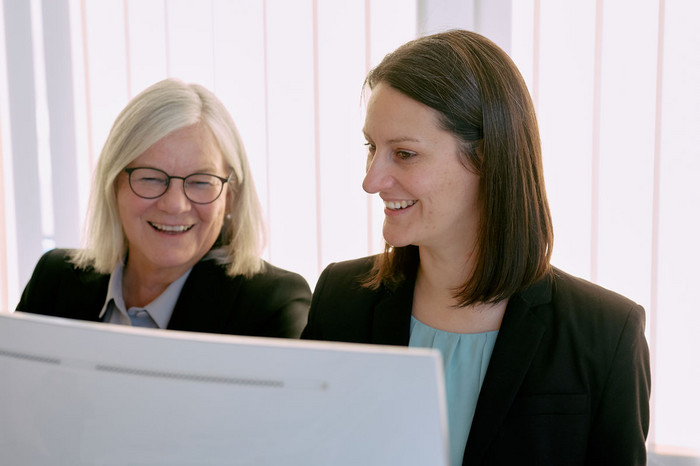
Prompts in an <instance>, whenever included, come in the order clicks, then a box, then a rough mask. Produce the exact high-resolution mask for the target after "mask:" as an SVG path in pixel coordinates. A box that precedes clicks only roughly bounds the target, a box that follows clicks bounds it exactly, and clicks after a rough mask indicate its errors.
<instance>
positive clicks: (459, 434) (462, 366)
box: [408, 317, 498, 466]
mask: <svg viewBox="0 0 700 466" xmlns="http://www.w3.org/2000/svg"><path fill="white" fill-rule="evenodd" d="M497 336H498V330H495V331H492V332H483V333H452V332H444V331H442V330H437V329H434V328H433V327H429V326H427V325H425V324H424V323H422V322H420V321H419V320H418V319H416V318H415V317H411V337H410V339H409V343H408V346H413V347H421V348H435V349H439V350H440V352H441V353H442V359H443V364H444V366H445V392H446V394H447V419H448V426H449V436H450V461H451V464H452V465H454V466H457V465H461V464H462V457H463V456H464V447H465V446H466V445H467V437H468V436H469V431H470V429H471V425H472V419H473V418H474V411H475V410H476V402H477V400H478V398H479V392H480V391H481V384H482V383H483V381H484V376H485V375H486V369H487V368H488V366H489V361H490V360H491V353H493V346H494V344H495V343H496V337H497Z"/></svg>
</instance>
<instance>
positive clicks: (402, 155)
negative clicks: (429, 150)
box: [395, 150, 416, 160]
mask: <svg viewBox="0 0 700 466" xmlns="http://www.w3.org/2000/svg"><path fill="white" fill-rule="evenodd" d="M395 154H396V157H397V158H399V159H401V160H407V159H410V158H411V157H413V156H414V155H416V153H415V152H410V151H407V150H397V151H396V152H395Z"/></svg>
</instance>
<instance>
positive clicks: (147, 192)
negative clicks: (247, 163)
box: [124, 167, 233, 204]
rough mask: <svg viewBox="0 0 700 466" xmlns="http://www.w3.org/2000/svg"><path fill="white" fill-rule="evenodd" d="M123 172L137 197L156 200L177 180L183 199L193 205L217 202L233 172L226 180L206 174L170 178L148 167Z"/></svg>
mask: <svg viewBox="0 0 700 466" xmlns="http://www.w3.org/2000/svg"><path fill="white" fill-rule="evenodd" d="M124 171H125V172H126V173H128V174H129V186H130V187H131V190H132V191H133V192H134V194H136V195H137V196H138V197H141V198H143V199H156V198H158V197H160V196H162V195H163V194H165V192H166V191H167V190H168V187H170V180H172V179H178V180H182V190H183V192H184V193H185V197H186V198H187V199H189V200H190V202H193V203H195V204H211V203H212V202H214V201H215V200H217V199H218V198H219V196H221V192H222V191H223V190H224V184H225V183H228V182H229V180H230V179H231V177H232V176H233V172H231V174H230V175H229V176H228V178H222V177H220V176H216V175H210V174H208V173H192V174H191V175H187V176H185V177H182V176H170V175H168V174H167V173H165V172H164V171H163V170H159V169H157V168H148V167H133V168H125V169H124Z"/></svg>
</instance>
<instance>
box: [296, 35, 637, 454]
mask: <svg viewBox="0 0 700 466" xmlns="http://www.w3.org/2000/svg"><path fill="white" fill-rule="evenodd" d="M365 84H366V86H367V87H368V88H369V90H370V96H369V100H368V103H367V114H366V119H365V126H364V133H365V137H366V140H367V147H368V159H367V174H366V177H365V180H364V183H363V188H364V190H365V191H367V192H368V193H371V194H374V193H377V194H379V197H380V198H381V199H382V201H383V202H384V205H385V210H384V213H385V220H384V228H383V235H384V239H385V241H386V250H385V251H384V253H382V254H379V255H377V256H373V257H368V258H363V259H357V260H353V261H347V262H341V263H335V264H331V265H329V266H328V267H327V268H326V269H325V270H324V272H323V273H322V275H321V276H320V278H319V281H318V283H317V285H316V289H315V291H314V296H313V299H312V304H311V311H310V315H309V321H308V324H307V326H306V328H305V330H304V332H303V334H302V338H308V339H318V340H333V341H347V342H360V343H375V344H389V345H404V346H421V347H432V348H437V349H439V350H440V351H441V353H442V355H443V360H444V364H445V382H446V384H445V385H446V394H447V402H448V418H449V432H450V456H451V458H452V464H453V465H457V464H465V465H466V464H468V465H478V464H504V465H505V464H507V465H512V464H538V465H539V464H567V465H575V464H615V465H622V464H625V465H630V464H645V462H646V459H645V458H646V450H645V439H646V435H647V432H648V418H649V390H650V374H649V356H648V348H647V343H646V340H645V337H644V323H645V317H644V310H643V308H642V307H641V306H639V305H637V304H635V303H634V302H632V301H630V300H629V299H627V298H625V297H623V296H620V295H618V294H616V293H614V292H612V291H609V290H606V289H603V288H602V287H600V286H597V285H594V284H592V283H589V282H587V281H584V280H582V279H579V278H576V277H573V276H571V275H569V274H567V273H565V272H563V271H561V270H558V269H557V268H555V267H553V266H552V265H550V257H551V253H552V244H553V232H552V221H551V215H550V211H549V205H548V203H547V196H546V193H545V187H544V179H543V169H542V157H541V148H540V139H539V130H538V126H537V120H536V117H535V111H534V107H533V105H532V101H531V99H530V95H529V93H528V91H527V87H526V85H525V83H524V81H523V79H522V77H521V75H520V73H519V72H518V70H517V68H516V66H515V65H514V63H513V62H512V60H511V59H510V58H509V57H508V56H507V54H506V53H505V52H504V51H502V50H501V49H500V48H499V47H497V46H496V45H495V44H494V43H493V42H491V41H489V40H488V39H486V38H484V37H483V36H480V35H478V34H475V33H472V32H467V31H461V30H454V31H448V32H444V33H439V34H434V35H431V36H426V37H422V38H419V39H416V40H414V41H411V42H408V43H407V44H404V45H403V46H401V47H399V48H398V49H397V50H396V51H394V52H393V53H391V54H389V55H387V56H386V57H385V58H384V60H383V61H382V62H381V63H380V64H379V65H378V66H377V67H376V68H374V69H373V70H371V71H370V73H369V75H368V76H367V79H366V83H365ZM407 409H410V407H407ZM406 441H407V442H408V441H415V439H406Z"/></svg>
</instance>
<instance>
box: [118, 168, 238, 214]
mask: <svg viewBox="0 0 700 466" xmlns="http://www.w3.org/2000/svg"><path fill="white" fill-rule="evenodd" d="M139 169H148V170H155V171H157V172H161V173H162V174H163V175H165V177H166V178H167V179H168V180H167V181H166V183H165V189H164V190H163V192H162V193H160V194H159V195H157V196H151V197H148V196H142V195H141V194H139V193H137V192H136V190H135V189H134V187H133V186H132V185H131V174H132V173H133V172H134V171H136V170H139ZM124 171H125V172H126V174H127V175H129V188H130V189H131V192H132V193H134V194H136V195H137V196H138V197H140V198H141V199H158V198H159V197H162V196H163V195H164V194H165V193H167V192H168V189H170V180H172V179H176V180H182V193H183V194H184V195H185V197H186V198H187V200H188V201H190V202H192V203H193V204H199V205H207V204H211V203H212V202H214V201H216V200H217V199H218V198H220V197H221V193H223V192H224V186H225V185H226V183H228V182H229V181H231V177H232V176H233V173H234V172H233V171H231V173H229V175H228V178H223V177H221V176H218V175H213V174H211V173H190V174H189V175H187V176H171V175H169V174H168V173H166V172H164V171H163V170H161V169H160V168H153V167H127V168H125V169H124ZM197 175H206V176H213V177H214V178H216V179H218V180H219V181H221V189H219V194H217V195H216V197H215V198H214V199H212V200H211V201H209V202H198V201H193V200H192V199H191V198H190V196H188V195H187V190H186V189H185V183H187V178H190V177H192V176H197Z"/></svg>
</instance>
